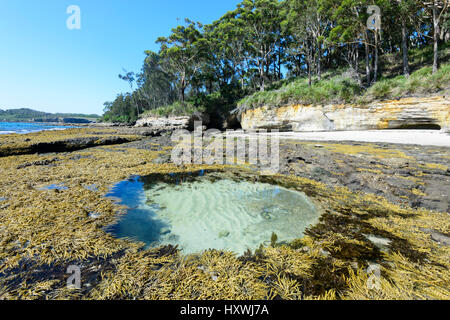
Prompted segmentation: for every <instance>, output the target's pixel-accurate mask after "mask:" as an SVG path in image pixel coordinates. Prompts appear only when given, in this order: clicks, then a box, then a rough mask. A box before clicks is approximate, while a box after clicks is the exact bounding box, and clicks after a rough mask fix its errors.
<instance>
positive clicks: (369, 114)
mask: <svg viewBox="0 0 450 320" xmlns="http://www.w3.org/2000/svg"><path fill="white" fill-rule="evenodd" d="M241 125H242V128H243V129H244V130H251V129H279V130H280V131H296V132H315V131H316V132H317V131H344V130H381V129H405V128H423V129H442V130H443V131H444V132H450V99H449V98H448V97H443V96H437V97H428V98H404V99H400V100H390V101H381V102H374V103H371V104H369V105H367V106H361V105H355V104H343V105H292V106H285V107H279V108H268V107H261V108H257V109H253V110H248V111H246V112H244V113H243V114H242V115H241Z"/></svg>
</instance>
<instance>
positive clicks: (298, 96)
mask: <svg viewBox="0 0 450 320" xmlns="http://www.w3.org/2000/svg"><path fill="white" fill-rule="evenodd" d="M360 92H361V87H360V86H359V85H358V83H357V82H355V81H353V80H351V79H348V78H344V77H342V76H335V77H331V78H329V79H325V80H322V81H315V82H314V83H313V84H312V85H311V86H309V85H308V81H307V79H305V78H301V79H298V80H295V81H293V82H291V83H288V84H287V85H284V86H282V87H281V88H279V89H277V90H274V91H265V92H257V93H255V94H253V95H251V96H248V97H246V98H244V99H242V100H241V101H240V102H239V103H238V105H239V106H240V107H243V108H244V109H252V108H257V107H261V106H268V107H276V106H282V105H289V104H305V105H309V104H325V103H344V102H351V101H352V100H353V99H354V97H355V96H357V95H359V94H360Z"/></svg>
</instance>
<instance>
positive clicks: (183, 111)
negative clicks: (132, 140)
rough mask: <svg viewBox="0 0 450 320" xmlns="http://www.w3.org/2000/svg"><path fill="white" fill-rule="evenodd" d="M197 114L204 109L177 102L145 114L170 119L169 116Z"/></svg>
mask: <svg viewBox="0 0 450 320" xmlns="http://www.w3.org/2000/svg"><path fill="white" fill-rule="evenodd" d="M195 112H202V108H196V107H195V106H194V105H192V104H191V103H189V102H180V101H176V102H174V103H172V104H171V105H168V106H163V107H159V108H156V109H152V110H149V111H146V112H145V113H144V114H143V117H145V116H157V117H168V116H190V115H192V114H194V113H195Z"/></svg>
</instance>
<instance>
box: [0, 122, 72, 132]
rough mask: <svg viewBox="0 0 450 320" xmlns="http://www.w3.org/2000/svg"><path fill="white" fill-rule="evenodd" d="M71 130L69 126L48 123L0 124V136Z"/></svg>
mask: <svg viewBox="0 0 450 320" xmlns="http://www.w3.org/2000/svg"><path fill="white" fill-rule="evenodd" d="M67 128H73V127H69V126H60V125H55V124H50V123H27V122H0V134H9V133H19V134H25V133H31V132H39V131H46V130H64V129H67Z"/></svg>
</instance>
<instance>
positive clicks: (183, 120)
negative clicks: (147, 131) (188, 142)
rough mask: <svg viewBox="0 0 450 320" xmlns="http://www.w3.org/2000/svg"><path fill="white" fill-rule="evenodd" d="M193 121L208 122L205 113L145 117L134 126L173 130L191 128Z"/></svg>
mask: <svg viewBox="0 0 450 320" xmlns="http://www.w3.org/2000/svg"><path fill="white" fill-rule="evenodd" d="M195 121H202V123H203V124H205V125H207V124H208V123H209V117H208V116H207V115H205V114H194V115H192V116H179V117H145V118H142V119H139V120H138V121H136V124H135V127H148V128H152V129H155V130H162V131H174V130H178V129H189V130H192V129H193V128H194V122H195Z"/></svg>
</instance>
